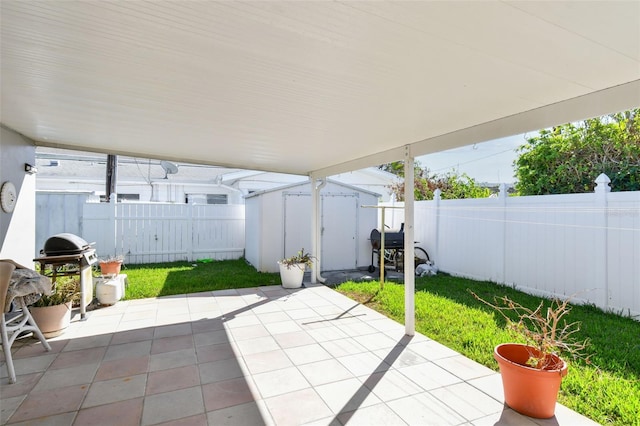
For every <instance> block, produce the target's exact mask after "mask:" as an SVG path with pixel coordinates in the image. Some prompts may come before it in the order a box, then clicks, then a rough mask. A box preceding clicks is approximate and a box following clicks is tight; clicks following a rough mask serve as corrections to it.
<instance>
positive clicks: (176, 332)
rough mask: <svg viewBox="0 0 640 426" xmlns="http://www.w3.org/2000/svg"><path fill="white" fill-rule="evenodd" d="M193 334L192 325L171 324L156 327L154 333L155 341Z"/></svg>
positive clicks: (188, 323)
mask: <svg viewBox="0 0 640 426" xmlns="http://www.w3.org/2000/svg"><path fill="white" fill-rule="evenodd" d="M190 334H192V331H191V323H190V322H187V323H184V324H171V325H163V326H161V327H156V329H155V330H154V332H153V338H154V339H162V338H165V337H176V336H188V335H190Z"/></svg>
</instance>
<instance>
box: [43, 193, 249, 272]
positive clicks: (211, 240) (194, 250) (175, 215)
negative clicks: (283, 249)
mask: <svg viewBox="0 0 640 426" xmlns="http://www.w3.org/2000/svg"><path fill="white" fill-rule="evenodd" d="M86 199H87V197H86V195H82V194H38V196H37V207H36V209H37V220H36V223H37V228H36V243H37V248H38V250H40V248H42V247H43V246H44V242H45V241H46V239H47V238H49V237H50V236H51V235H54V234H57V233H60V232H70V233H72V234H76V235H79V236H81V237H82V238H84V239H85V240H87V241H88V242H94V243H95V248H96V250H97V253H98V256H99V257H103V258H104V257H108V256H115V255H124V256H125V260H126V262H127V263H156V262H173V261H177V260H186V261H195V260H198V259H217V260H221V259H238V258H240V257H242V256H243V255H244V232H245V231H244V206H243V205H196V204H162V203H115V202H114V203H91V202H86ZM36 255H37V253H36Z"/></svg>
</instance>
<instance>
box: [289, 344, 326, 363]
mask: <svg viewBox="0 0 640 426" xmlns="http://www.w3.org/2000/svg"><path fill="white" fill-rule="evenodd" d="M284 351H285V353H286V354H287V356H288V357H289V358H290V359H291V361H293V362H294V363H295V364H296V365H303V364H308V363H310V362H315V361H323V360H325V359H330V358H332V356H331V354H330V353H329V352H327V351H326V350H324V348H323V347H322V346H320V344H318V343H312V344H310V345H305V346H297V347H294V348H288V349H285V350H284Z"/></svg>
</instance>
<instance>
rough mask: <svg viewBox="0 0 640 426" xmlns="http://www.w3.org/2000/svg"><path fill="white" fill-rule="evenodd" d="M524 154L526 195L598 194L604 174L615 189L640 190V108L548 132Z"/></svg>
mask: <svg viewBox="0 0 640 426" xmlns="http://www.w3.org/2000/svg"><path fill="white" fill-rule="evenodd" d="M518 152H519V157H518V158H517V159H516V161H515V162H514V166H515V169H516V178H517V183H516V189H517V191H518V192H519V193H520V195H544V194H568V193H583V192H592V191H593V189H594V186H595V183H594V181H595V180H596V178H597V177H598V176H599V175H600V174H601V173H605V174H606V175H607V176H609V178H610V179H611V188H612V189H611V190H612V191H637V190H640V109H634V110H630V111H625V112H622V113H618V114H611V115H608V116H604V117H599V118H593V119H588V120H584V121H582V122H579V123H575V124H574V123H569V124H563V125H561V126H557V127H554V128H552V129H546V130H542V131H540V132H539V134H538V135H537V136H535V137H531V138H529V139H527V143H526V144H524V145H522V146H521V147H520V148H518Z"/></svg>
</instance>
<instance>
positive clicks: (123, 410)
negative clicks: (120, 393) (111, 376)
mask: <svg viewBox="0 0 640 426" xmlns="http://www.w3.org/2000/svg"><path fill="white" fill-rule="evenodd" d="M142 403H143V398H134V399H129V400H126V401H119V402H113V403H110V404H105V405H100V406H97V407H91V408H83V409H82V410H80V411H79V412H78V416H77V417H76V420H75V422H74V423H73V425H74V426H90V425H92V426H93V425H95V426H137V425H139V424H140V419H141V417H142Z"/></svg>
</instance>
